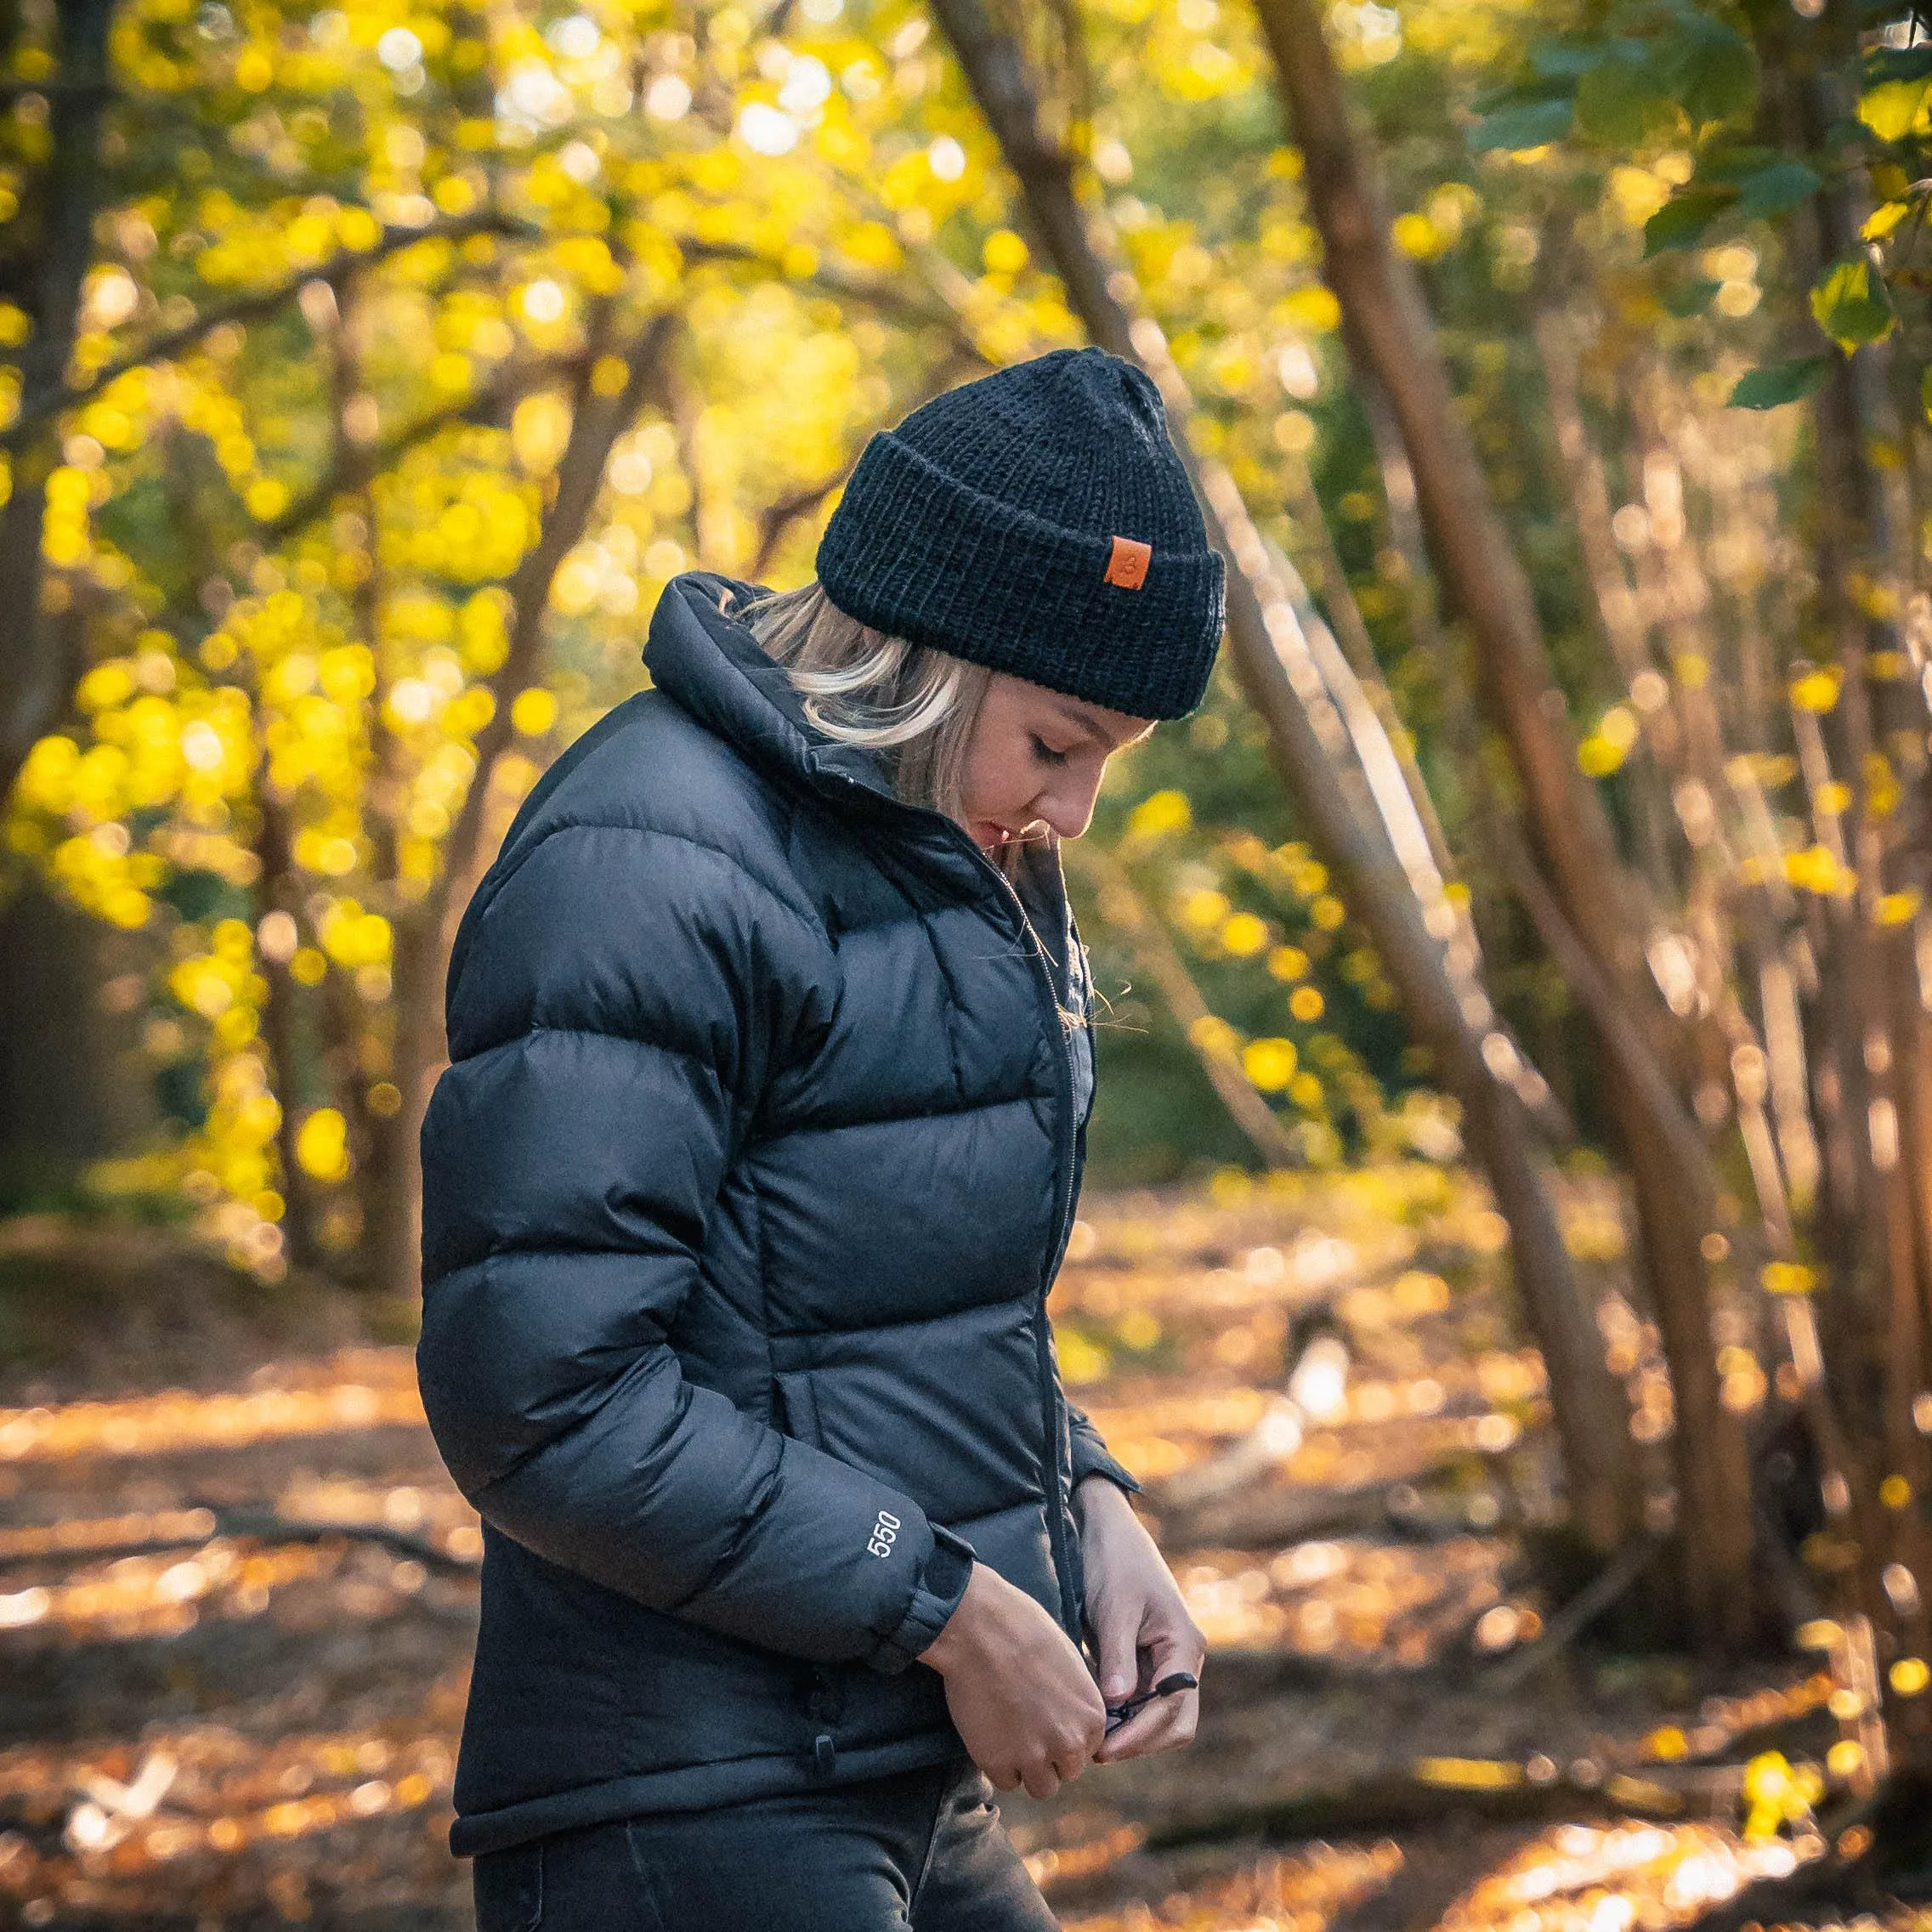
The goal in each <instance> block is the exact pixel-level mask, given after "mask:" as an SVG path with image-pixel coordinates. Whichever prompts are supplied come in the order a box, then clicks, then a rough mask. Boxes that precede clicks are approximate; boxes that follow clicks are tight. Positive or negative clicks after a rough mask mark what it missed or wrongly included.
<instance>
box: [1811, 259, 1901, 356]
mask: <svg viewBox="0 0 1932 1932" xmlns="http://www.w3.org/2000/svg"><path fill="white" fill-rule="evenodd" d="M1811 314H1812V315H1813V317H1814V318H1815V319H1816V321H1817V324H1818V326H1819V327H1820V328H1821V329H1822V330H1823V331H1825V333H1826V334H1827V336H1829V337H1831V338H1832V340H1833V342H1835V343H1837V344H1838V345H1839V348H1842V349H1843V350H1844V352H1845V354H1847V355H1850V354H1851V352H1852V351H1853V350H1854V349H1855V348H1857V347H1858V346H1859V344H1860V343H1875V342H1881V341H1883V340H1884V337H1887V336H1889V335H1890V333H1891V332H1892V331H1893V329H1894V328H1895V326H1897V323H1898V316H1897V314H1896V312H1895V310H1894V309H1893V308H1892V297H1891V292H1890V290H1889V289H1888V288H1887V287H1886V286H1885V282H1884V277H1883V276H1882V275H1879V274H1878V273H1877V272H1876V270H1874V269H1873V266H1872V264H1871V263H1870V262H1869V261H1867V259H1866V258H1865V257H1864V256H1862V255H1854V256H1853V257H1851V258H1850V260H1848V261H1844V262H1838V263H1833V266H1832V267H1830V268H1828V269H1826V270H1825V272H1824V274H1823V275H1820V276H1819V277H1818V280H1816V283H1815V284H1814V285H1813V286H1812V289H1811Z"/></svg>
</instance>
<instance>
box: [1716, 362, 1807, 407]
mask: <svg viewBox="0 0 1932 1932" xmlns="http://www.w3.org/2000/svg"><path fill="white" fill-rule="evenodd" d="M1831 366H1832V359H1831V357H1830V356H1828V355H1801V356H1799V357H1798V358H1797V359H1796V360H1794V361H1791V362H1767V363H1766V364H1765V366H1764V367H1763V368H1762V369H1754V370H1751V371H1749V372H1748V373H1747V374H1745V375H1743V376H1741V377H1739V378H1738V379H1737V387H1736V388H1733V389H1732V390H1731V407H1732V408H1733V409H1778V408H1781V407H1782V405H1784V404H1786V403H1796V402H1802V401H1803V400H1804V399H1805V397H1807V396H1808V395H1810V394H1811V392H1812V391H1813V390H1814V389H1815V388H1817V386H1818V385H1819V383H1821V382H1823V381H1824V379H1825V377H1826V376H1827V374H1828V373H1829V372H1830V370H1831Z"/></svg>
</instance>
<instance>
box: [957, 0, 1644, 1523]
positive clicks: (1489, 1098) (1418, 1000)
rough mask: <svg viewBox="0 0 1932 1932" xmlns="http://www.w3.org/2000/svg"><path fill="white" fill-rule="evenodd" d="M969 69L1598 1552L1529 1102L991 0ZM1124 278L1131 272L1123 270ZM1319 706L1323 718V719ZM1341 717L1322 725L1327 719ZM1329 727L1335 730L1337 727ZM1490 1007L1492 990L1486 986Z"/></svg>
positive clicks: (1590, 1430) (1583, 1391) (1570, 1317)
mask: <svg viewBox="0 0 1932 1932" xmlns="http://www.w3.org/2000/svg"><path fill="white" fill-rule="evenodd" d="M932 10H933V14H934V16H935V18H936V19H937V20H938V23H939V25H940V29H941V31H943V33H944V34H945V35H946V37H947V38H948V39H949V41H950V42H951V43H952V46H953V48H954V51H955V54H957V56H958V58H959V60H960V65H961V67H962V68H963V69H964V71H965V74H966V81H967V83H968V85H969V86H970V88H972V93H973V96H974V98H975V99H976V100H977V103H978V105H979V108H980V110H981V112H982V113H983V115H984V116H985V117H986V119H987V122H988V123H989V126H990V127H991V128H992V130H993V132H994V136H995V138H996V139H998V141H999V143H1000V149H1001V151H1002V153H1003V154H1004V156H1005V157H1006V161H1007V164H1008V166H1009V167H1011V169H1012V170H1013V173H1015V175H1016V176H1017V178H1018V180H1019V184H1020V188H1021V191H1022V194H1023V197H1024V201H1025V207H1026V212H1027V215H1028V218H1029V221H1030V223H1031V225H1032V227H1033V229H1034V234H1035V236H1036V238H1037V239H1038V241H1040V245H1041V246H1042V248H1043V250H1044V252H1045V255H1046V258H1047V259H1048V260H1050V261H1051V263H1053V265H1054V267H1055V269H1057V271H1058V274H1059V275H1060V279H1061V281H1062V284H1063V285H1064V286H1065V288H1066V292H1067V296H1068V302H1069V303H1070V304H1071V306H1072V308H1073V309H1074V313H1075V314H1078V315H1079V317H1080V319H1081V320H1082V321H1083V322H1084V323H1085V326H1086V330H1087V332H1088V334H1089V336H1090V337H1091V338H1092V339H1093V340H1094V341H1095V342H1096V343H1098V344H1100V346H1101V347H1102V348H1106V349H1108V350H1110V351H1111V352H1112V353H1113V354H1116V355H1120V356H1124V357H1129V358H1131V359H1133V360H1136V361H1139V362H1142V363H1143V364H1144V365H1147V366H1148V368H1149V370H1150V373H1152V374H1153V376H1154V377H1155V379H1156V381H1157V382H1159V383H1160V385H1161V388H1162V390H1163V393H1164V395H1165V397H1166V399H1167V402H1168V406H1169V410H1170V414H1171V415H1172V416H1173V418H1174V420H1175V423H1176V428H1177V430H1178V431H1179V436H1178V439H1177V441H1178V447H1179V450H1180V454H1181V458H1182V460H1183V462H1186V463H1187V466H1188V473H1189V475H1190V477H1191V478H1192V479H1193V484H1194V487H1195V492H1196V495H1197V496H1198V498H1199V499H1200V502H1201V507H1202V513H1203V515H1204V517H1205V518H1206V520H1207V526H1208V534H1209V537H1210V541H1212V542H1213V543H1214V544H1215V547H1216V548H1217V549H1220V550H1221V551H1222V552H1224V554H1226V555H1227V558H1229V560H1230V564H1231V566H1232V567H1231V569H1229V572H1228V585H1227V640H1228V645H1229V649H1230V653H1231V655H1232V659H1233V663H1234V669H1235V675H1236V677H1237V679H1238V682H1239V683H1240V685H1241V688H1242V689H1243V691H1244V694H1246V696H1247V698H1248V700H1249V703H1250V704H1251V705H1253V706H1254V707H1255V711H1256V712H1257V713H1258V714H1259V716H1260V717H1261V720H1262V722H1263V723H1264V725H1265V726H1266V730H1267V734H1268V741H1269V748H1270V751H1271V754H1272V758H1273V761H1274V763H1275V767H1276V768H1277V770H1278V771H1279V772H1280V773H1281V775H1282V778H1283V781H1284V782H1285V783H1286V784H1287V785H1288V787H1289V790H1290V792H1291V793H1292V795H1293V796H1294V798H1295V804H1296V807H1297V810H1298V813H1299V814H1300V818H1301V820H1302V822H1303V824H1304V825H1305V826H1306V829H1307V830H1308V832H1309V834H1310V836H1311V838H1312V841H1313V842H1314V844H1315V845H1316V847H1317V848H1318V849H1319V850H1320V851H1321V853H1322V855H1323V858H1324V859H1325V860H1326V861H1327V863H1328V864H1329V867H1330V869H1331V870H1333V871H1334V874H1335V875H1336V877H1337V879H1338V880H1339V881H1340V886H1341V890H1342V892H1343V895H1344V897H1345V898H1346V899H1347V901H1348V903H1349V904H1350V906H1351V909H1353V911H1354V913H1355V915H1356V917H1357V919H1359V920H1360V921H1361V922H1362V924H1363V926H1364V928H1365V929H1366V930H1367V931H1368V934H1369V937H1370V938H1371V939H1372V940H1373V941H1374V944H1375V947H1376V949H1377V951H1378V952H1379V953H1380V956H1381V959H1382V963H1383V965H1384V966H1385V969H1386V970H1387V972H1388V973H1389V976H1390V977H1391V980H1392V981H1393V982H1394V983H1395V985H1396V988H1397V991H1398V993H1399V994H1400V995H1401V997H1402V1006H1403V1011H1404V1012H1405V1014H1406V1016H1407V1018H1408V1023H1409V1024H1410V1026H1411V1027H1412V1028H1414V1031H1415V1034H1416V1037H1417V1038H1418V1040H1419V1041H1420V1042H1421V1043H1422V1044H1424V1045H1426V1046H1427V1047H1428V1048H1429V1049H1430V1051H1431V1053H1432V1055H1433V1056H1434V1058H1435V1063H1436V1070H1437V1073H1438V1074H1439V1075H1440V1077H1441V1079H1442V1082H1443V1084H1444V1085H1445V1086H1446V1087H1448V1090H1449V1091H1450V1092H1451V1093H1452V1094H1453V1095H1454V1096H1455V1097H1456V1098H1457V1099H1458V1100H1459V1102H1461V1103H1462V1108H1463V1116H1464V1119H1463V1125H1464V1132H1465V1137H1466V1139H1467V1141H1468V1143H1469V1145H1470V1148H1471V1150H1472V1151H1473V1153H1475V1155H1476V1159H1477V1160H1478V1161H1479V1162H1480V1163H1481V1164H1482V1166H1483V1168H1484V1170H1485V1171H1486V1172H1487V1175H1488V1176H1489V1180H1490V1184H1491V1186H1492V1187H1493V1189H1494V1190H1495V1193H1496V1198H1497V1204H1498V1206H1499V1209H1500V1210H1501V1211H1502V1213H1503V1215H1504V1218H1505V1219H1506V1220H1507V1221H1508V1222H1509V1224H1510V1233H1511V1237H1512V1253H1513V1259H1514V1264H1515V1271H1516V1282H1517V1285H1518V1288H1519V1289H1520V1291H1521V1295H1522V1298H1523V1303H1524V1306H1525V1309H1526V1312H1527V1316H1528V1318H1529V1322H1530V1325H1531V1327H1532V1328H1533V1330H1534V1332H1535V1334H1536V1336H1537V1340H1538V1343H1539V1345H1540V1346H1541V1347H1542V1349H1543V1351H1544V1360H1545V1363H1546V1364H1547V1367H1548V1370H1549V1374H1550V1385H1551V1389H1552V1391H1553V1393H1554V1406H1555V1412H1556V1422H1557V1431H1558V1435H1559V1437H1560V1440H1561V1448H1562V1453H1563V1462H1564V1471H1565V1476H1566V1479H1567V1483H1568V1487H1569V1496H1570V1501H1571V1506H1572V1510H1573V1512H1574V1517H1575V1521H1576V1526H1577V1528H1578V1533H1579V1536H1580V1538H1581V1539H1582V1540H1583V1542H1584V1544H1586V1545H1587V1546H1588V1547H1589V1549H1590V1550H1592V1551H1593V1552H1595V1553H1596V1554H1597V1555H1606V1554H1607V1553H1608V1552H1609V1551H1611V1550H1614V1549H1616V1548H1618V1546H1620V1545H1621V1544H1623V1543H1624V1542H1625V1541H1626V1540H1628V1539H1629V1537H1631V1536H1632V1535H1633V1534H1635V1532H1636V1528H1637V1525H1636V1524H1635V1521H1633V1508H1634V1504H1635V1489H1636V1486H1635V1482H1633V1481H1631V1480H1630V1478H1629V1469H1630V1463H1631V1451H1630V1440H1629V1428H1628V1412H1627V1410H1626V1408H1625V1406H1624V1402H1623V1391H1622V1390H1621V1389H1620V1388H1619V1386H1618V1385H1617V1384H1616V1383H1615V1382H1614V1381H1613V1380H1612V1378H1611V1377H1610V1375H1609V1373H1608V1371H1607V1370H1606V1368H1605V1365H1604V1362H1603V1353H1602V1348H1601V1343H1600V1341H1599V1339H1598V1336H1597V1333H1596V1327H1595V1320H1594V1316H1593V1312H1592V1310H1591V1308H1590V1306H1589V1302H1588V1300H1587V1299H1586V1297H1585V1296H1584V1293H1583V1290H1582V1289H1581V1287H1580V1285H1579V1283H1578V1280H1577V1277H1576V1273H1575V1271H1574V1269H1573V1267H1572V1264H1571V1261H1570V1255H1569V1252H1568V1249H1567V1248H1566V1247H1565V1245H1564V1242H1563V1236H1562V1229H1561V1225H1560V1223H1559V1222H1558V1220H1557V1216H1556V1212H1555V1205H1554V1204H1553V1202H1552V1200H1551V1198H1550V1190H1549V1187H1548V1185H1547V1181H1546V1178H1545V1176H1544V1172H1543V1170H1542V1169H1541V1167H1540V1165H1539V1163H1538V1159H1537V1157H1536V1153H1535V1151H1534V1146H1533V1136H1532V1135H1531V1132H1530V1130H1529V1126H1528V1123H1527V1120H1526V1119H1525V1117H1524V1113H1523V1106H1522V1102H1521V1100H1520V1099H1519V1098H1518V1096H1516V1093H1515V1092H1514V1091H1511V1090H1510V1088H1509V1087H1507V1086H1505V1085H1503V1084H1502V1082H1501V1081H1500V1080H1499V1079H1498V1078H1497V1077H1496V1076H1495V1075H1494V1074H1493V1073H1492V1071H1491V1068H1490V1067H1489V1065H1488V1063H1487V1061H1486V1060H1485V1058H1484V1048H1485V1046H1486V1045H1487V1041H1488V1040H1489V1038H1491V1037H1496V1038H1500V1036H1499V1035H1495V1036H1493V1035H1490V1034H1488V1033H1487V1030H1486V1029H1487V1021H1488V1014H1487V1011H1484V1012H1483V1017H1482V1029H1479V1028H1478V1027H1477V1026H1476V1025H1475V1024H1473V1023H1471V1022H1470V1020H1469V1019H1467V1018H1465V1013H1464V1011H1463V1007H1462V1006H1461V1004H1460V1003H1459V1000H1458V999H1457V997H1456V994H1455V991H1454V989H1453V985H1452V983H1451V982H1450V979H1449V977H1448V973H1447V972H1445V970H1444V967H1443V961H1442V949H1441V947H1440V945H1439V944H1438V943H1437V942H1436V939H1435V938H1434V937H1433V936H1432V935H1431V933H1430V932H1429V931H1428V930H1427V928H1426V927H1425V926H1424V924H1423V921H1422V915H1421V910H1420V908H1419V905H1418V904H1417V902H1416V899H1415V897H1414V892H1412V891H1411V890H1410V888H1409V884H1408V881H1407V879H1406V878H1405V877H1404V876H1403V875H1402V870H1401V868H1400V867H1399V865H1398V864H1397V862H1396V859H1395V856H1394V854H1393V853H1392V852H1391V850H1390V848H1389V847H1388V846H1387V844H1386V842H1385V841H1384V840H1382V839H1381V838H1380V837H1379V836H1374V834H1373V833H1371V832H1370V831H1369V830H1368V827H1367V825H1366V824H1365V823H1364V821H1363V819H1362V818H1360V817H1359V816H1358V815H1357V813H1356V811H1355V810H1354V809H1353V808H1352V807H1351V803H1350V802H1349V796H1348V791H1347V789H1346V785H1345V781H1344V777H1343V771H1342V768H1341V767H1340V764H1339V762H1338V760H1339V757H1340V755H1341V747H1342V745H1343V744H1344V742H1345V739H1344V734H1343V732H1342V728H1341V725H1340V721H1339V720H1338V719H1336V717H1334V707H1333V706H1332V705H1330V704H1329V700H1328V699H1327V697H1326V695H1325V694H1324V693H1323V688H1322V684H1321V680H1320V677H1319V675H1318V673H1317V671H1316V669H1315V666H1314V665H1313V663H1312V660H1311V659H1310V658H1309V655H1308V653H1307V649H1306V643H1305V641H1304V640H1303V639H1302V638H1301V636H1300V626H1299V624H1298V623H1297V621H1296V620H1295V612H1294V609H1293V608H1292V606H1291V604H1290V603H1289V599H1288V597H1287V595H1286V592H1285V589H1284V586H1283V584H1282V582H1281V581H1280V579H1279V577H1278V575H1277V573H1276V572H1275V571H1274V569H1272V567H1271V565H1270V563H1269V560H1268V557H1267V552H1266V546H1265V545H1264V543H1263V542H1262V541H1261V535H1260V533H1259V532H1258V531H1257V530H1255V526H1254V524H1253V523H1252V521H1251V520H1250V519H1249V516H1248V513H1247V511H1246V508H1245V507H1244V505H1243V503H1242V501H1241V497H1240V494H1239V492H1238V490H1237V489H1236V488H1235V486H1234V484H1233V482H1232V479H1231V478H1229V477H1228V476H1227V473H1226V472H1225V471H1223V470H1221V468H1220V467H1218V466H1215V467H1210V466H1208V465H1206V464H1204V462H1202V461H1201V460H1200V458H1199V457H1198V455H1197V454H1196V453H1195V452H1194V450H1193V445H1192V443H1191V440H1190V439H1189V436H1188V427H1189V425H1188V420H1187V419H1188V412H1189V402H1190V399H1189V397H1188V395H1187V389H1186V387H1185V384H1184V383H1183V382H1181V377H1180V372H1179V371H1178V370H1176V368H1175V366H1174V363H1173V360H1172V359H1171V357H1170V356H1169V355H1168V354H1167V353H1166V345H1165V343H1164V340H1163V339H1162V337H1161V334H1160V331H1159V328H1158V327H1157V326H1154V325H1153V323H1152V322H1151V321H1149V320H1147V319H1145V318H1142V319H1141V320H1131V319H1130V316H1129V314H1128V312H1127V310H1126V309H1125V306H1124V300H1125V291H1127V290H1130V288H1131V283H1130V281H1129V280H1127V279H1126V277H1125V275H1124V274H1123V273H1121V272H1120V271H1110V270H1109V269H1108V266H1107V264H1106V263H1105V262H1104V261H1103V260H1102V257H1101V255H1100V253H1099V252H1098V250H1097V249H1096V246H1095V245H1094V242H1093V241H1092V238H1091V235H1089V233H1088V231H1087V227H1086V224H1085V219H1084V218H1083V216H1082V214H1081V212H1080V208H1079V202H1078V201H1077V200H1076V198H1075V195H1074V183H1073V163H1072V161H1071V158H1070V157H1069V156H1068V155H1067V154H1066V153H1065V152H1064V151H1063V150H1061V149H1060V148H1058V147H1057V146H1056V145H1054V144H1051V143H1049V142H1048V141H1046V140H1045V139H1044V138H1043V137H1042V135H1041V133H1040V120H1039V113H1038V108H1037V104H1036V101H1035V98H1034V92H1033V88H1032V85H1031V82H1030V80H1029V77H1028V73H1027V70H1026V65H1025V60H1024V56H1023V53H1022V51H1021V48H1020V47H1019V44H1018V42H1017V41H1016V40H1015V39H1014V38H1013V37H1012V36H1011V34H1009V33H1007V32H1005V31H1001V30H1000V29H999V28H997V27H995V26H994V24H993V22H992V21H991V20H989V18H988V16H987V14H986V13H985V12H984V10H983V7H982V5H981V0H935V3H934V6H933V9H932ZM1116 276H1118V277H1119V279H1116ZM1318 721H1319V722H1318ZM1323 727H1325V729H1324V728H1323ZM1325 740H1326V741H1325ZM1485 1007H1487V1002H1485Z"/></svg>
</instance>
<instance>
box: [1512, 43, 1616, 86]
mask: <svg viewBox="0 0 1932 1932" xmlns="http://www.w3.org/2000/svg"><path fill="white" fill-rule="evenodd" d="M1612 58H1614V57H1613V56H1612V54H1611V52H1610V49H1609V48H1606V46H1605V45H1604V44H1603V42H1601V41H1597V40H1542V41H1538V42H1537V43H1536V45H1535V46H1534V47H1533V48H1531V49H1530V50H1529V64H1530V65H1531V66H1533V68H1535V70H1536V71H1537V72H1538V74H1540V75H1541V76H1543V78H1544V80H1546V81H1558V80H1564V81H1575V80H1580V79H1581V78H1582V77H1583V76H1584V75H1585V74H1587V73H1589V71H1590V69H1591V68H1592V67H1594V66H1595V65H1597V64H1598V63H1599V62H1600V61H1601V60H1605V59H1612Z"/></svg>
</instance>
